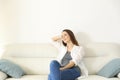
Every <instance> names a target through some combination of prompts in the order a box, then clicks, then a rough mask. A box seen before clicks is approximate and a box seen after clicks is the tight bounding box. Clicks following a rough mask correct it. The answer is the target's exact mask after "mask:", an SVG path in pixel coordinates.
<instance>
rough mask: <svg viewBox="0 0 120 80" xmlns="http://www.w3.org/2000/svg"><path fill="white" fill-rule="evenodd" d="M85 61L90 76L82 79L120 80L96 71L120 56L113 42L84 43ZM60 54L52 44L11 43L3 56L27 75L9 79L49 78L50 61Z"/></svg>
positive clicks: (119, 47)
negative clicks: (101, 74)
mask: <svg viewBox="0 0 120 80" xmlns="http://www.w3.org/2000/svg"><path fill="white" fill-rule="evenodd" d="M84 48H85V52H86V55H85V58H84V63H85V65H86V67H87V69H88V71H89V77H88V78H85V79H80V80H119V79H118V78H110V79H109V78H105V77H101V76H97V75H96V73H97V72H98V71H99V70H100V69H101V68H102V67H103V66H104V65H105V64H106V63H107V62H109V61H110V60H111V59H113V58H116V57H120V46H119V45H118V44H113V43H91V44H86V45H84ZM57 55H58V51H57V49H56V48H55V47H54V46H53V45H51V44H47V43H46V44H11V45H7V46H6V47H5V52H4V54H3V56H2V58H5V59H9V60H12V61H13V62H15V63H16V64H18V65H20V66H21V67H22V68H23V69H24V71H25V72H26V74H27V75H25V76H23V77H22V78H20V79H13V78H9V79H7V80H47V76H48V74H49V63H50V61H51V60H53V59H55V58H56V57H57Z"/></svg>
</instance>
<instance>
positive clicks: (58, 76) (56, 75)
mask: <svg viewBox="0 0 120 80" xmlns="http://www.w3.org/2000/svg"><path fill="white" fill-rule="evenodd" d="M79 76H80V72H79V71H77V70H76V69H75V68H74V67H73V68H70V69H65V70H60V64H59V63H58V62H57V61H56V60H53V61H51V63H50V74H49V75H48V80H75V79H76V78H77V77H79Z"/></svg>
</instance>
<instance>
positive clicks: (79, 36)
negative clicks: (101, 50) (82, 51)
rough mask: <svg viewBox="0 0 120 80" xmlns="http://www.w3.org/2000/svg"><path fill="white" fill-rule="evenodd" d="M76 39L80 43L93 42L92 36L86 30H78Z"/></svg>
mask: <svg viewBox="0 0 120 80" xmlns="http://www.w3.org/2000/svg"><path fill="white" fill-rule="evenodd" d="M76 39H77V40H78V42H79V44H80V45H86V44H89V43H92V40H91V38H90V36H89V35H88V34H86V33H85V32H78V33H77V34H76Z"/></svg>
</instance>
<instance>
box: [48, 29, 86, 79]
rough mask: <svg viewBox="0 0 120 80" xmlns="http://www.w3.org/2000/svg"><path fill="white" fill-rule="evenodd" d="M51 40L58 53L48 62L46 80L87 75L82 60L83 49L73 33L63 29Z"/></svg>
mask: <svg viewBox="0 0 120 80" xmlns="http://www.w3.org/2000/svg"><path fill="white" fill-rule="evenodd" d="M52 40H53V42H55V44H56V47H57V48H58V49H59V51H60V54H59V56H58V58H57V60H53V61H51V63H50V74H49V76H48V80H75V79H77V78H83V77H86V76H88V71H87V69H86V68H85V66H84V64H83V62H82V59H83V56H84V50H83V47H82V46H80V45H79V44H78V42H77V40H76V38H75V36H74V33H73V32H72V31H71V30H69V29H65V30H63V31H62V35H61V37H59V36H56V37H53V38H52Z"/></svg>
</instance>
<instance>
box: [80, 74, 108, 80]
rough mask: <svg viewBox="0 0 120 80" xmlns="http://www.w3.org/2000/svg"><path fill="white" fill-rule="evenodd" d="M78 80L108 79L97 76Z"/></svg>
mask: <svg viewBox="0 0 120 80" xmlns="http://www.w3.org/2000/svg"><path fill="white" fill-rule="evenodd" d="M79 80H108V78H105V77H102V76H98V75H89V76H88V77H87V78H83V79H79Z"/></svg>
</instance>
